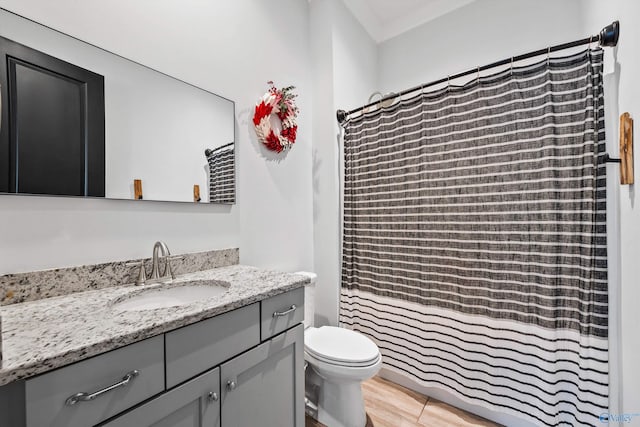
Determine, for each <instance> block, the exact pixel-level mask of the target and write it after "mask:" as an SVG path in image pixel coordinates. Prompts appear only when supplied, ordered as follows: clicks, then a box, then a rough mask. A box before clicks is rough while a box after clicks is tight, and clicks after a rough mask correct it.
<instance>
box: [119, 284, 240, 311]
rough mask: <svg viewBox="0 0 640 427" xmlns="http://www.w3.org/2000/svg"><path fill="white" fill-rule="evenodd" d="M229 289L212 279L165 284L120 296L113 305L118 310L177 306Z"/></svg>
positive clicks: (204, 298) (217, 294)
mask: <svg viewBox="0 0 640 427" xmlns="http://www.w3.org/2000/svg"><path fill="white" fill-rule="evenodd" d="M228 290H229V289H228V285H227V286H225V285H224V284H222V283H221V282H211V281H206V282H205V281H203V282H191V283H173V284H165V285H161V286H160V287H155V288H150V289H144V290H141V291H138V292H134V293H131V294H128V295H125V296H123V297H120V298H118V299H116V300H115V301H114V302H113V303H112V307H113V309H115V310H117V311H142V310H156V309H159V308H169V307H177V306H182V305H187V304H193V303H196V302H200V301H204V300H208V299H211V298H215V297H218V296H220V295H223V294H224V293H226V292H227V291H228Z"/></svg>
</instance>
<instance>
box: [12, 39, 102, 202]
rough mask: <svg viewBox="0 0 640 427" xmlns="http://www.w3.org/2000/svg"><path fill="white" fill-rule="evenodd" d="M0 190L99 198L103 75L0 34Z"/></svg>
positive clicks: (100, 193)
mask: <svg viewBox="0 0 640 427" xmlns="http://www.w3.org/2000/svg"><path fill="white" fill-rule="evenodd" d="M0 85H1V87H2V91H3V94H2V97H3V99H6V100H7V102H4V103H3V105H4V109H3V111H2V114H3V117H2V122H3V123H6V124H7V125H6V126H3V127H2V128H1V129H0V152H1V153H2V154H1V155H0V159H2V166H1V168H0V170H1V171H2V176H1V177H0V191H3V192H7V193H28V194H55V195H65V196H96V197H104V195H105V191H104V171H105V168H104V77H103V76H101V75H99V74H96V73H92V72H91V71H88V70H85V69H83V68H80V67H76V66H75V65H73V64H69V63H68V62H64V61H61V60H59V59H57V58H54V57H52V56H50V55H47V54H44V53H42V52H39V51H37V50H34V49H31V48H29V47H27V46H23V45H21V44H19V43H16V42H14V41H11V40H9V39H5V38H3V37H0Z"/></svg>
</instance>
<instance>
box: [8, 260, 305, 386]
mask: <svg viewBox="0 0 640 427" xmlns="http://www.w3.org/2000/svg"><path fill="white" fill-rule="evenodd" d="M192 281H212V282H214V283H215V282H216V281H222V282H228V284H229V285H230V286H229V290H228V291H227V292H226V293H225V294H223V295H221V296H218V297H214V298H212V299H209V300H204V301H198V302H195V303H192V304H187V305H184V306H178V307H170V308H161V309H154V310H143V311H131V312H127V311H119V310H117V309H116V308H114V307H113V304H114V301H118V300H120V299H123V298H126V295H127V294H132V293H133V294H136V293H138V292H139V291H140V290H141V289H146V288H154V287H160V286H180V284H186V283H188V282H192ZM308 282H309V279H307V278H305V277H304V276H300V275H295V274H287V273H277V272H273V271H267V270H261V269H258V268H255V267H248V266H243V265H232V266H228V267H220V268H215V269H212V270H206V271H200V272H195V273H189V274H185V275H182V276H180V277H178V278H176V280H175V281H174V282H173V283H171V284H168V285H162V284H160V285H146V286H133V285H128V286H122V287H112V288H106V289H100V290H95V291H88V292H80V293H74V294H70V295H66V296H59V297H53V298H46V299H42V300H38V301H32V302H25V303H21V304H12V305H8V306H4V307H1V308H0V316H2V340H3V352H4V361H3V362H2V366H1V367H0V386H2V385H5V384H8V383H10V382H12V381H16V380H19V379H22V378H28V377H31V376H33V375H36V374H40V373H43V372H46V371H49V370H52V369H55V368H58V367H61V366H64V365H68V364H71V363H74V362H77V361H80V360H82V359H86V358H88V357H91V356H95V355H98V354H100V353H104V352H106V351H109V350H113V349H116V348H119V347H122V346H125V345H127V344H131V343H134V342H136V341H140V340H143V339H145V338H150V337H152V336H155V335H159V334H162V333H164V332H167V331H170V330H173V329H176V328H179V327H181V326H185V325H189V324H191V323H195V322H198V321H200V320H203V319H207V318H209V317H213V316H216V315H218V314H221V313H225V312H227V311H230V310H233V309H235V308H239V307H242V306H245V305H248V304H251V303H253V302H256V301H260V300H263V299H265V298H268V297H271V296H274V295H278V294H280V293H284V292H287V291H289V290H292V289H295V288H299V287H301V286H304V285H305V284H307V283H308Z"/></svg>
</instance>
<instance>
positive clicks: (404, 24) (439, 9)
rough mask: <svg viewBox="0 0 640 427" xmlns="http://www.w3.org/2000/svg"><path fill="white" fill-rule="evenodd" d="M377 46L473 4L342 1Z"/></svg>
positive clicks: (457, 0)
mask: <svg viewBox="0 0 640 427" xmlns="http://www.w3.org/2000/svg"><path fill="white" fill-rule="evenodd" d="M342 1H343V2H344V4H345V6H347V8H348V9H349V10H350V11H351V13H353V15H354V16H355V17H356V18H357V19H358V21H360V23H361V24H362V26H363V27H364V28H365V29H366V30H367V32H368V33H369V35H370V36H371V38H373V39H374V40H375V41H376V42H377V43H380V42H383V41H385V40H387V39H390V38H392V37H395V36H397V35H399V34H402V33H404V32H405V31H409V30H410V29H412V28H415V27H417V26H419V25H422V24H424V23H425V22H428V21H431V20H433V19H436V18H437V17H439V16H442V15H445V14H447V13H449V12H451V11H453V10H455V9H458V8H460V7H462V6H465V5H467V4H469V3H471V2H473V1H475V0H342Z"/></svg>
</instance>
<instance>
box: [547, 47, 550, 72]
mask: <svg viewBox="0 0 640 427" xmlns="http://www.w3.org/2000/svg"><path fill="white" fill-rule="evenodd" d="M550 62H551V46H549V47H548V48H547V67H548V66H549V63H550Z"/></svg>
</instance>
